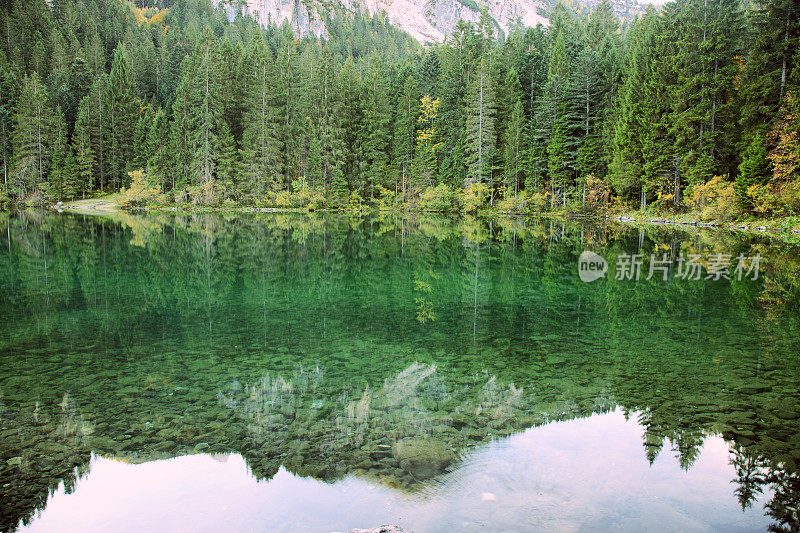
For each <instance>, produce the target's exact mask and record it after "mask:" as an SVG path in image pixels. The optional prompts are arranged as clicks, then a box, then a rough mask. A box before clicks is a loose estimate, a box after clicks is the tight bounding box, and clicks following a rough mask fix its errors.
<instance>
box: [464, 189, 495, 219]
mask: <svg viewBox="0 0 800 533" xmlns="http://www.w3.org/2000/svg"><path fill="white" fill-rule="evenodd" d="M490 193H491V191H490V190H489V186H488V185H486V184H485V183H473V184H471V185H469V186H467V187H466V188H464V190H463V191H462V192H461V210H462V211H464V212H465V213H475V212H477V211H479V210H481V209H485V208H486V206H487V204H488V203H489V196H490Z"/></svg>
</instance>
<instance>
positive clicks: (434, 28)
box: [218, 0, 548, 43]
mask: <svg viewBox="0 0 800 533" xmlns="http://www.w3.org/2000/svg"><path fill="white" fill-rule="evenodd" d="M218 3H224V2H218ZM238 6H240V7H236V8H235V7H232V6H229V7H228V12H229V14H230V15H233V14H234V13H235V11H236V10H238V9H241V11H242V12H243V13H248V14H250V15H252V16H254V17H255V18H256V19H257V20H258V21H259V22H260V23H261V24H264V25H266V24H268V23H270V22H273V23H276V24H282V23H283V22H284V21H289V22H290V24H291V26H292V28H293V29H294V31H295V33H297V34H298V35H308V34H314V35H317V36H320V35H323V34H324V33H325V15H326V14H328V13H342V12H344V13H354V12H360V13H368V14H369V15H376V14H380V13H383V14H384V15H385V16H386V17H387V19H388V20H389V22H390V23H391V24H392V25H394V26H397V27H398V28H400V29H402V30H404V31H405V32H407V33H408V34H409V35H411V36H412V37H413V38H415V39H416V40H417V41H419V42H421V43H426V42H441V41H443V40H444V39H445V38H446V37H447V36H448V35H450V34H451V33H452V31H453V29H454V28H455V26H456V23H457V22H458V21H459V20H460V19H463V20H465V21H467V22H474V23H477V22H478V21H479V20H480V17H481V9H482V8H483V7H485V8H486V10H487V13H488V14H489V16H490V17H491V18H492V19H493V21H494V22H495V24H496V27H497V28H499V29H500V30H502V31H503V32H504V33H508V31H509V30H510V29H511V28H513V27H514V26H516V25H520V24H521V25H524V26H536V25H537V24H543V25H547V24H548V20H547V18H545V17H544V16H543V13H545V11H546V9H547V1H546V0H488V1H485V0H481V1H480V3H477V2H476V1H475V0H337V1H335V2H330V1H324V0H322V1H321V0H246V1H245V2H243V3H241V4H238Z"/></svg>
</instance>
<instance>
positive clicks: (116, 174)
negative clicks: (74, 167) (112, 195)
mask: <svg viewBox="0 0 800 533" xmlns="http://www.w3.org/2000/svg"><path fill="white" fill-rule="evenodd" d="M105 100H106V102H107V105H106V113H105V117H104V118H103V120H104V121H105V123H106V124H108V130H107V131H108V136H107V139H108V151H107V154H108V165H109V170H110V179H111V180H112V183H113V186H114V188H116V189H119V188H120V187H123V186H124V185H125V183H126V181H127V170H128V165H129V162H130V161H131V160H132V159H133V153H134V133H135V130H136V123H137V122H138V120H139V98H138V96H137V95H136V88H135V87H134V79H133V69H132V68H131V65H130V61H129V59H128V54H127V52H126V50H125V47H124V46H123V45H122V44H120V45H119V46H117V49H116V50H115V51H114V61H113V62H112V65H111V74H109V76H108V83H107V84H106V88H105Z"/></svg>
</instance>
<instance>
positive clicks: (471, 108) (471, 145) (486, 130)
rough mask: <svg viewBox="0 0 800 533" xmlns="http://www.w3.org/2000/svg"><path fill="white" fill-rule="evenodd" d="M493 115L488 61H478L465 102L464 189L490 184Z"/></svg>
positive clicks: (492, 153) (494, 110)
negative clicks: (465, 172) (465, 170)
mask: <svg viewBox="0 0 800 533" xmlns="http://www.w3.org/2000/svg"><path fill="white" fill-rule="evenodd" d="M496 113H497V109H496V103H495V95H494V89H493V88H492V82H491V77H490V72H489V66H488V61H482V62H481V66H480V68H479V69H478V71H477V72H476V73H475V76H474V80H473V82H472V84H471V85H470V89H469V95H468V98H467V111H466V114H467V124H466V145H465V150H466V154H465V155H466V161H465V162H466V164H467V177H466V179H465V180H464V186H465V187H467V186H469V185H471V184H473V183H481V182H485V181H489V180H491V177H492V157H493V156H494V149H495V140H496V138H495V129H494V126H495V115H496Z"/></svg>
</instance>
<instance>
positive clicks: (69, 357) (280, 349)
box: [0, 213, 800, 531]
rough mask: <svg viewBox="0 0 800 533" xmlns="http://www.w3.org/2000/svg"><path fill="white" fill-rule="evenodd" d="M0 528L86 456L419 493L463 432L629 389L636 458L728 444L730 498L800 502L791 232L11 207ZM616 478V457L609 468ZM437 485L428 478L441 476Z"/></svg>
mask: <svg viewBox="0 0 800 533" xmlns="http://www.w3.org/2000/svg"><path fill="white" fill-rule="evenodd" d="M3 226H5V230H6V231H5V233H6V241H7V242H6V246H5V248H6V250H5V253H0V276H1V278H0V307H1V308H2V313H1V314H2V316H3V317H4V318H3V322H2V324H3V325H2V328H0V394H1V395H0V402H1V403H0V419H2V429H1V430H0V459H2V461H0V486H2V487H3V490H2V491H1V494H2V496H0V500H2V501H0V519H1V520H2V521H0V528H2V529H3V530H13V529H14V528H15V527H16V526H17V524H18V523H19V521H20V520H22V521H26V522H27V521H29V520H30V519H31V517H32V516H33V515H34V513H35V512H36V510H39V509H43V508H45V506H46V504H47V501H48V497H49V495H50V494H51V493H52V492H53V491H54V490H56V488H57V487H58V485H59V483H60V482H63V483H65V485H66V490H67V492H69V491H70V490H72V488H73V487H74V486H75V484H76V483H80V481H78V480H79V479H80V477H81V476H85V475H86V474H87V471H88V468H89V464H90V458H91V457H92V454H95V455H100V456H103V457H107V458H115V459H116V460H121V461H127V462H131V463H141V462H149V461H153V460H156V459H161V458H168V457H175V456H181V455H187V454H196V453H238V454H241V455H242V456H243V457H244V458H245V461H246V462H247V465H248V467H249V469H250V471H251V472H252V474H253V475H254V476H255V477H256V478H257V479H271V478H272V477H273V476H274V475H275V474H276V473H277V472H278V471H279V470H280V469H281V468H282V467H283V468H285V469H286V470H287V471H289V472H291V473H294V474H298V475H302V476H308V477H312V478H316V479H320V480H323V481H328V482H334V481H336V480H341V479H343V478H345V477H347V476H350V475H360V476H367V477H368V478H369V479H374V480H376V481H379V482H380V483H381V484H382V485H385V486H391V487H395V488H397V489H398V490H401V491H404V492H406V493H409V494H413V493H416V492H419V491H422V490H430V487H431V483H433V482H435V481H436V480H437V479H441V478H442V476H450V475H453V473H455V472H458V470H459V468H461V465H462V461H463V458H464V457H465V456H466V455H467V454H469V453H471V452H470V451H471V450H473V449H476V448H479V447H482V446H486V445H488V444H489V443H491V442H493V441H494V440H496V439H501V438H505V437H507V436H510V435H514V434H518V433H521V432H524V431H525V430H527V429H529V428H537V427H539V428H542V429H544V430H546V428H548V427H551V423H552V422H554V421H563V420H575V419H583V418H586V417H592V416H596V415H599V414H603V413H606V414H607V413H611V412H613V411H615V410H619V412H620V413H623V414H624V415H625V416H627V417H630V418H632V419H635V420H636V421H637V422H638V423H639V424H641V426H642V427H643V429H644V433H643V435H642V437H641V444H642V449H641V452H640V460H641V461H643V462H644V463H645V464H653V463H654V462H655V461H656V460H657V458H658V457H659V456H661V455H663V454H671V455H674V456H675V457H677V458H678V462H679V465H680V466H681V468H683V469H684V470H687V471H688V470H691V468H692V466H693V464H694V463H695V462H696V461H697V460H698V457H699V456H700V454H701V451H702V449H703V446H704V443H705V442H706V441H707V440H708V439H709V438H710V437H712V436H716V435H719V436H721V437H722V438H723V439H724V441H725V442H726V443H727V444H728V445H729V446H730V448H731V452H730V463H731V465H732V466H733V468H734V471H735V476H736V478H735V479H734V480H732V481H733V482H734V483H733V485H731V494H730V497H731V498H735V499H737V501H738V502H739V505H740V506H741V507H742V509H747V508H748V507H750V506H752V505H754V504H756V502H759V501H760V498H762V497H767V500H766V503H765V505H764V512H765V513H767V514H768V515H769V517H770V519H771V520H772V526H771V527H772V528H773V529H774V530H777V531H796V530H797V528H798V524H800V519H798V514H797V513H798V502H800V476H799V475H798V470H797V466H798V461H800V441H798V435H800V431H799V430H800V427H798V425H800V421H799V420H798V419H800V385H799V383H800V379H798V378H800V361H798V360H797V357H796V354H797V353H800V349H798V348H800V345H799V344H800V341H799V340H798V339H799V338H800V337H798V335H797V333H798V325H800V321H798V305H797V303H798V294H797V291H798V283H797V281H798V278H797V275H798V272H799V271H800V270H799V267H800V254H798V249H797V245H796V244H793V243H791V242H786V241H779V240H775V239H771V238H769V237H764V236H746V235H734V234H731V233H728V232H724V231H706V230H700V231H696V232H691V233H689V232H680V231H674V230H672V229H668V228H645V229H639V228H630V227H623V226H619V225H598V224H594V223H585V222H567V221H560V220H532V221H521V220H515V219H493V220H482V219H459V220H452V219H437V218H419V217H417V218H413V219H408V218H402V217H397V216H382V217H370V218H348V217H343V216H332V215H310V216H309V215H298V214H258V215H252V216H244V215H242V216H237V217H230V218H225V217H221V216H217V215H197V216H185V215H175V214H172V213H164V214H159V215H155V216H146V217H139V216H133V215H127V214H125V215H117V216H115V217H114V218H109V219H97V218H84V217H78V216H71V215H62V216H54V215H44V214H39V213H21V214H18V215H15V216H12V217H5V218H3V219H0V228H2V227H3ZM584 250H592V251H595V252H597V253H599V254H601V255H603V256H604V257H609V258H613V257H616V256H618V255H619V254H623V253H627V254H632V253H641V254H644V255H646V256H649V254H651V253H653V254H657V255H658V256H661V254H663V253H667V254H670V257H676V256H677V255H678V254H681V253H683V254H686V255H688V254H699V255H702V256H706V257H707V256H709V255H710V254H715V253H724V254H730V255H732V256H734V257H735V256H737V255H739V254H745V255H748V256H752V255H755V254H756V253H758V254H760V255H761V257H762V277H761V278H760V279H759V280H749V279H744V280H736V279H732V280H723V281H719V282H715V281H706V280H699V281H694V280H681V279H675V278H674V277H672V278H670V279H669V280H668V281H662V280H660V279H652V280H649V281H648V280H644V279H642V280H639V281H636V282H634V281H622V280H615V279H614V277H613V276H609V277H607V278H606V279H603V280H598V281H597V282H595V283H592V284H586V283H583V282H582V281H581V280H580V279H579V277H578V276H577V269H576V267H577V257H578V255H579V254H580V253H581V252H582V251H584ZM610 475H612V476H613V475H614V473H613V469H612V471H611V473H610ZM434 485H435V483H434Z"/></svg>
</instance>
